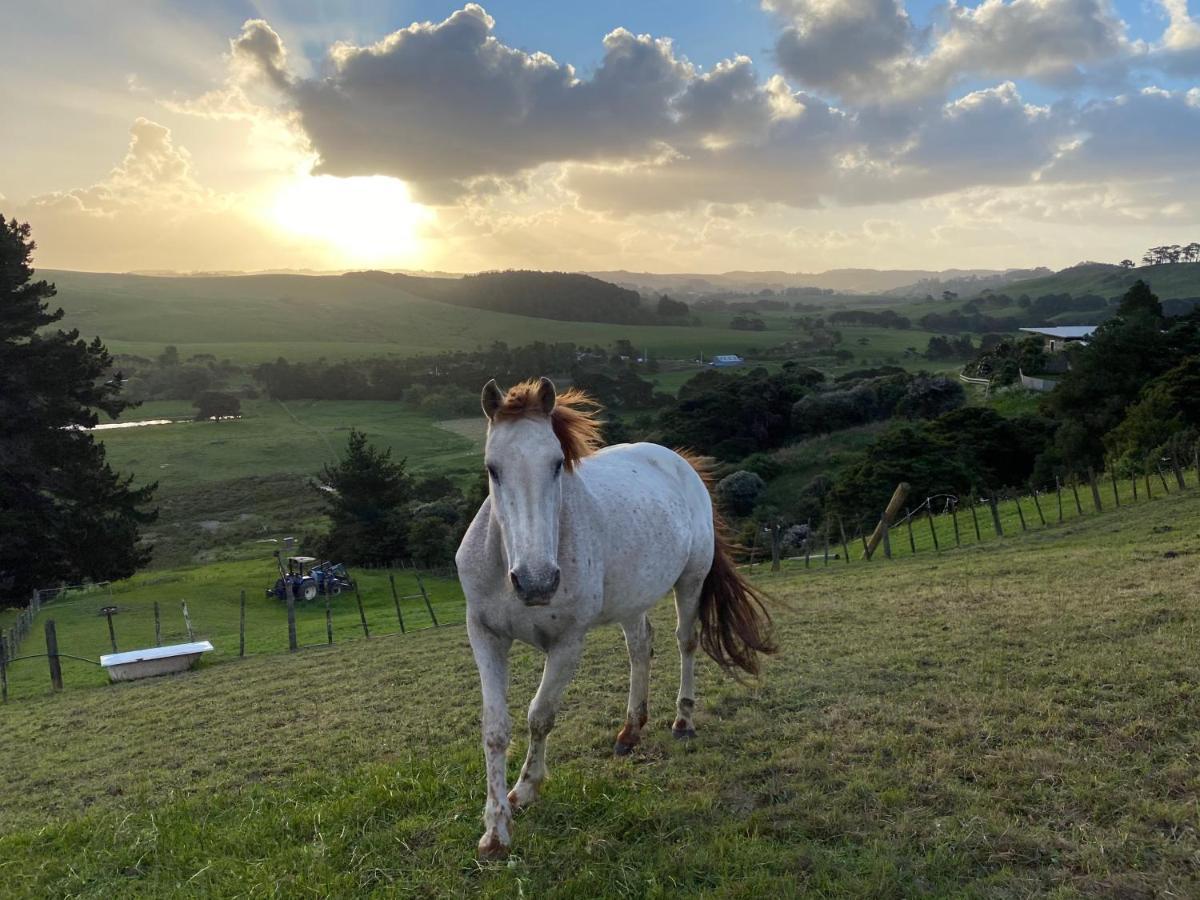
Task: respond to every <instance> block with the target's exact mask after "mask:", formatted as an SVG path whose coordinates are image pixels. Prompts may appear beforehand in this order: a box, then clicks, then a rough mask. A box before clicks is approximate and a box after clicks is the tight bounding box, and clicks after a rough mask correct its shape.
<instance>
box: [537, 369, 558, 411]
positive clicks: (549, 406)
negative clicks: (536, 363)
mask: <svg viewBox="0 0 1200 900" xmlns="http://www.w3.org/2000/svg"><path fill="white" fill-rule="evenodd" d="M537 396H538V401H539V402H540V403H541V404H542V412H544V413H545V414H546V415H550V413H552V412H554V403H555V400H556V398H557V396H558V392H557V391H556V390H554V382H553V381H551V380H550V379H549V378H547V377H546V376H545V375H543V376H542V377H541V378H539V379H538V386H537Z"/></svg>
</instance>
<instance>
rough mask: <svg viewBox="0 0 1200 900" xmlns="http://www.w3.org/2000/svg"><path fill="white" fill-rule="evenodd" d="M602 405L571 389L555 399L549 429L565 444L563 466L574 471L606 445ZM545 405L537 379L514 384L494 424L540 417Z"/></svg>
mask: <svg viewBox="0 0 1200 900" xmlns="http://www.w3.org/2000/svg"><path fill="white" fill-rule="evenodd" d="M599 413H600V404H599V403H597V402H596V401H595V400H593V399H592V398H591V397H590V396H589V395H588V394H587V393H585V392H584V391H580V390H577V389H575V388H569V389H568V390H565V391H563V392H562V393H561V394H557V395H556V397H555V403H554V410H553V411H552V412H551V413H550V427H551V428H553V429H554V436H555V437H557V438H558V442H559V444H560V445H562V451H563V465H564V466H565V467H566V469H567V471H568V472H570V471H573V470H574V468H575V464H576V463H578V462H579V460H581V459H583V458H584V457H585V456H591V455H592V454H593V453H595V452H596V451H597V450H598V449H600V447H602V446H603V445H604V440H603V438H602V437H601V435H600V420H599V419H598V418H597V416H598V415H599ZM541 415H544V413H543V412H542V402H541V400H540V399H539V398H538V382H537V380H536V379H532V380H530V381H523V382H521V383H520V384H514V385H513V386H512V387H510V388H509V389H508V393H507V394H505V396H504V402H503V403H501V404H500V407H499V408H498V409H497V410H496V413H495V416H494V417H493V419H494V421H499V420H501V419H521V418H525V417H526V416H541Z"/></svg>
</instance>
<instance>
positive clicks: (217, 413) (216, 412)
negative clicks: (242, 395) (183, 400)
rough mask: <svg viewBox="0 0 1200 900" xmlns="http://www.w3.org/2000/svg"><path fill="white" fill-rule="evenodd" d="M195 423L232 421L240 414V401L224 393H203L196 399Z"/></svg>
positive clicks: (194, 404)
mask: <svg viewBox="0 0 1200 900" xmlns="http://www.w3.org/2000/svg"><path fill="white" fill-rule="evenodd" d="M192 406H194V407H196V421H197V422H203V421H205V420H206V419H234V418H237V417H238V416H240V415H241V414H242V401H241V400H239V399H238V398H237V397H236V396H235V395H233V394H229V393H226V392H225V391H205V392H204V393H203V394H201V395H200V396H199V397H197V398H196V400H195V402H194V403H192Z"/></svg>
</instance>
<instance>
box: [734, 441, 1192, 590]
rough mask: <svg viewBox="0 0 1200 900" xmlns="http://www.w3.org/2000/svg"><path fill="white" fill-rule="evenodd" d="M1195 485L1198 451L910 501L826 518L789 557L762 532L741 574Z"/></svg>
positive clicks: (1067, 516)
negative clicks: (1050, 481)
mask: <svg viewBox="0 0 1200 900" xmlns="http://www.w3.org/2000/svg"><path fill="white" fill-rule="evenodd" d="M1195 487H1200V453H1198V454H1197V455H1196V457H1194V458H1193V460H1192V461H1191V465H1190V466H1187V467H1184V466H1183V465H1181V464H1179V462H1177V461H1173V460H1170V459H1164V460H1157V461H1155V463H1154V464H1152V465H1150V466H1148V467H1147V468H1146V469H1145V470H1144V471H1142V472H1139V473H1136V474H1127V475H1123V476H1120V475H1117V473H1116V471H1115V470H1114V469H1108V470H1106V471H1104V472H1099V473H1097V472H1093V471H1090V470H1089V471H1088V472H1087V473H1078V474H1071V475H1068V476H1067V477H1066V478H1059V479H1056V482H1055V485H1054V487H1052V488H1047V489H1037V488H1035V487H1033V486H1032V485H1031V486H1030V488H1029V491H1028V492H1027V493H1020V494H1018V493H1016V492H1014V491H1010V490H1005V491H996V492H986V493H982V492H981V493H977V494H970V495H967V496H958V495H955V494H939V495H936V496H933V497H924V498H911V497H910V498H907V499H906V500H905V501H903V502H902V505H901V507H900V508H899V509H898V510H894V511H893V513H894V515H892V516H889V515H888V512H887V510H884V511H883V513H882V514H881V515H880V517H879V518H878V519H875V520H871V519H862V520H859V521H851V522H849V523H847V522H846V521H845V520H844V519H839V518H837V517H836V516H834V517H832V518H831V519H829V520H827V522H826V525H825V527H824V528H823V529H821V530H818V531H812V530H810V531H809V533H808V535H807V537H806V538H805V539H804V540H803V541H802V542H801V543H800V545H799V546H798V548H797V550H798V551H799V552H798V553H797V554H793V555H789V556H785V555H784V553H783V548H782V546H780V542H781V538H782V535H781V533H780V531H779V530H778V529H773V528H768V529H766V532H767V534H768V535H769V537H768V538H767V540H766V542H765V545H758V546H755V547H752V548H751V555H750V559H749V562H748V564H747V565H746V568H747V569H748V570H750V571H755V570H758V569H762V568H764V567H770V568H771V569H773V570H789V571H792V570H796V569H799V568H804V569H811V568H813V567H827V566H829V565H835V564H841V565H849V564H851V563H855V564H861V563H873V562H879V561H881V560H884V561H886V560H895V559H903V558H906V557H911V556H916V555H919V554H924V553H940V552H942V551H945V550H948V549H954V548H961V547H970V546H973V545H976V544H982V543H986V542H989V541H994V540H997V539H1000V538H1004V537H1010V536H1012V535H1014V534H1023V533H1026V532H1029V531H1035V530H1041V529H1046V528H1052V527H1056V526H1058V525H1061V524H1065V523H1069V522H1072V521H1075V520H1078V519H1082V518H1084V517H1091V516H1095V515H1099V514H1104V513H1106V512H1111V511H1113V510H1115V509H1119V508H1120V507H1122V506H1131V505H1133V504H1140V503H1146V502H1151V501H1154V500H1156V499H1159V498H1162V497H1165V496H1167V495H1169V494H1173V493H1177V492H1179V491H1183V490H1190V489H1192V488H1195Z"/></svg>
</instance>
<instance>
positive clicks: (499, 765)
mask: <svg viewBox="0 0 1200 900" xmlns="http://www.w3.org/2000/svg"><path fill="white" fill-rule="evenodd" d="M467 635H468V636H469V637H470V639H471V650H472V652H474V654H475V665H476V666H478V667H479V683H480V686H481V687H482V688H483V717H482V718H483V757H484V763H485V764H486V766H487V803H486V804H485V805H484V807H483V828H484V831H483V837H482V838H480V840H479V856H480V858H482V859H498V858H500V857H503V856H506V855H507V854H508V850H509V847H511V846H512V809H511V808H510V807H509V805H508V795H507V791H508V778H507V775H506V773H505V763H506V759H507V753H508V742H509V740H510V738H511V736H512V723H511V721H510V720H509V716H508V651H509V649H510V648H511V647H512V638H509V637H504V636H501V635H498V634H496V633H495V632H493V631H491V630H489V629H488V628H487V627H486V626H484V625H483V624H482V623H480V622H478V621H476V620H474V619H473V618H472V617H470V616H468V618H467Z"/></svg>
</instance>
